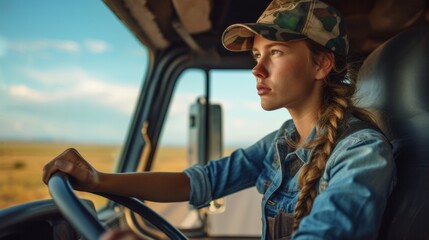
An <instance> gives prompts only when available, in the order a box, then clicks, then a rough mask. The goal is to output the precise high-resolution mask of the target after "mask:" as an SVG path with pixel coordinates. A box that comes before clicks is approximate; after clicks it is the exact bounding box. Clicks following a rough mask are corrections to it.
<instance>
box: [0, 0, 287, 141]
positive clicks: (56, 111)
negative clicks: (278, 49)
mask: <svg viewBox="0 0 429 240" xmlns="http://www.w3.org/2000/svg"><path fill="white" fill-rule="evenodd" d="M146 64H147V52H146V49H145V48H144V46H143V45H142V44H141V43H140V42H138V40H137V39H136V38H135V37H134V36H133V35H132V34H131V32H130V31H129V30H128V29H127V28H126V27H125V26H124V25H123V24H122V23H121V22H120V21H119V20H118V19H117V17H116V16H115V15H114V14H113V13H112V12H111V11H110V9H109V8H108V7H107V6H106V5H105V4H104V3H103V2H102V1H101V0H74V1H58V0H43V1H34V0H13V1H6V0H0V140H10V139H15V140H49V141H79V142H102V143H120V142H122V141H123V139H124V137H125V133H126V131H127V129H128V125H129V123H130V117H131V116H132V112H133V110H134V106H135V102H136V99H137V94H138V92H139V88H140V87H141V85H142V79H143V76H144V74H145V69H146ZM193 75H198V74H196V73H192V72H191V73H190V74H189V76H193ZM239 75H240V76H236V75H233V76H226V75H225V76H220V78H223V79H224V80H226V81H228V83H227V84H224V85H221V87H220V89H219V90H218V92H219V94H218V95H219V96H220V97H225V99H224V100H223V102H222V103H223V104H224V105H225V107H226V108H230V110H231V111H233V112H234V113H235V114H233V115H234V116H227V117H226V118H227V119H226V121H232V122H236V123H237V124H236V126H235V127H234V125H233V124H232V125H231V128H234V129H236V130H237V131H240V129H242V130H241V131H242V132H237V131H236V132H235V133H234V134H232V135H231V136H247V134H249V131H248V129H249V128H255V126H254V125H258V127H257V129H258V131H256V133H255V134H254V135H253V137H254V139H258V138H259V137H261V135H262V134H263V133H264V132H267V131H271V130H272V129H273V128H277V127H278V125H279V123H280V122H282V121H284V119H285V118H287V116H288V115H287V114H286V115H285V111H284V110H282V111H281V112H280V113H279V112H271V113H269V114H266V113H264V114H263V115H265V117H266V119H276V121H275V123H273V124H267V123H266V121H267V120H264V119H263V118H259V117H254V118H253V117H252V118H251V119H250V118H249V117H248V115H247V113H246V114H244V113H243V114H240V109H243V106H249V104H251V105H252V107H251V108H248V109H251V112H250V114H252V116H259V115H262V114H260V113H261V112H262V110H261V109H260V108H259V109H258V107H256V106H255V101H256V102H257V101H258V97H257V95H256V90H255V89H254V88H255V86H254V84H249V85H247V86H248V87H249V90H248V91H249V92H251V93H252V94H251V96H252V99H251V100H249V101H253V103H249V101H247V98H246V97H244V96H243V97H240V96H239V95H238V94H235V95H231V89H235V88H237V89H243V85H242V84H243V83H241V82H235V81H231V79H230V78H245V79H247V81H249V80H250V81H254V79H253V77H252V76H251V74H250V72H249V71H248V72H245V73H240V74H239ZM188 78H189V77H188ZM190 78H192V77H190ZM252 83H253V82H252ZM191 85H192V83H190V84H189V86H191ZM222 86H224V87H225V89H222ZM237 99H242V101H243V102H242V103H243V104H242V105H239V104H238V102H239V101H237ZM193 100H194V99H189V101H188V102H185V103H179V104H176V106H186V108H187V106H189V103H190V102H192V101H193ZM186 108H180V109H179V110H177V111H172V114H173V115H174V114H177V115H182V116H183V115H186V114H187V113H186V114H184V113H183V111H186ZM234 108H236V110H234ZM244 108H246V107H244ZM253 111H255V112H253ZM240 118H243V119H240ZM183 119H186V118H183ZM258 123H261V124H258ZM184 124H186V123H184ZM249 124H250V125H249ZM252 124H253V125H252ZM238 126H240V127H238ZM274 126H275V127H274ZM174 128H177V129H174ZM229 130H230V129H225V131H229ZM165 131H171V132H173V133H176V132H177V133H178V134H179V135H181V136H184V135H186V128H184V127H183V126H177V125H176V124H173V125H172V127H168V128H167V129H166V130H165ZM176 135H177V134H176ZM226 136H227V137H228V134H226ZM232 138H234V137H232ZM247 139H249V138H247ZM251 139H253V138H251ZM234 141H238V138H237V139H235V140H234ZM171 143H174V141H172V142H171Z"/></svg>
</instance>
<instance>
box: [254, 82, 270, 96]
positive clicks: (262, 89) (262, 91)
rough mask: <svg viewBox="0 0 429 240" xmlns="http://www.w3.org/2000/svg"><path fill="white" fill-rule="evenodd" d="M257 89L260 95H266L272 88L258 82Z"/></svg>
mask: <svg viewBox="0 0 429 240" xmlns="http://www.w3.org/2000/svg"><path fill="white" fill-rule="evenodd" d="M256 89H257V90H258V95H259V96H263V95H266V94H268V93H269V92H270V91H271V89H270V88H268V87H267V86H265V85H264V84H261V83H258V84H257V85H256Z"/></svg>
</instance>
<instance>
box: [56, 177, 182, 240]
mask: <svg viewBox="0 0 429 240" xmlns="http://www.w3.org/2000/svg"><path fill="white" fill-rule="evenodd" d="M48 187H49V192H50V194H51V196H52V198H53V200H54V202H55V204H56V205H57V206H58V208H59V210H60V212H61V213H62V214H63V215H64V217H65V218H66V219H67V220H68V221H69V222H70V224H71V225H72V226H73V227H75V229H76V230H77V231H79V232H80V233H81V234H82V235H83V236H84V237H85V238H87V239H89V240H98V239H99V238H100V236H101V234H102V233H103V232H105V231H106V228H105V227H104V226H103V225H102V224H101V223H100V222H99V220H98V219H97V217H96V216H94V215H93V214H91V211H90V210H89V209H88V208H87V206H85V205H84V204H82V202H81V201H80V200H79V199H78V198H77V197H76V195H75V193H74V191H73V188H72V186H71V184H70V179H69V176H68V175H66V174H65V173H62V172H57V173H55V174H53V175H52V177H51V178H50V179H49V182H48ZM94 194H97V195H100V196H103V197H106V198H108V199H110V200H112V201H114V202H116V203H119V204H121V205H122V206H124V207H127V208H129V209H130V210H131V211H133V212H136V213H137V214H139V215H140V216H141V217H143V218H144V219H146V220H147V221H148V222H150V223H151V224H153V225H154V226H155V227H157V228H158V229H159V230H160V231H162V232H163V233H164V234H165V235H167V236H168V237H169V238H170V239H179V240H187V239H188V238H187V237H186V236H185V235H184V234H183V233H182V232H180V231H179V230H178V229H177V228H175V227H174V226H173V225H171V224H170V223H169V222H167V221H166V220H165V219H164V218H163V217H161V216H160V215H159V214H157V213H156V212H154V211H153V210H152V209H150V208H149V207H148V206H146V205H145V204H144V203H143V202H142V201H140V200H137V199H135V198H131V197H122V196H117V195H112V194H105V193H94Z"/></svg>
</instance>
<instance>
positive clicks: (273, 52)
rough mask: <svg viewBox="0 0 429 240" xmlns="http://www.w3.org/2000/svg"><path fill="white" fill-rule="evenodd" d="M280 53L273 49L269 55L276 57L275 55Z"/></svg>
mask: <svg viewBox="0 0 429 240" xmlns="http://www.w3.org/2000/svg"><path fill="white" fill-rule="evenodd" d="M281 53H282V52H281V51H280V50H277V49H273V50H271V55H276V54H281Z"/></svg>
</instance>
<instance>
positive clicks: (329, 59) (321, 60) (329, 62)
mask: <svg viewBox="0 0 429 240" xmlns="http://www.w3.org/2000/svg"><path fill="white" fill-rule="evenodd" d="M334 65H335V58H334V53H332V52H329V53H322V54H320V55H319V56H318V57H317V65H316V74H315V76H314V78H315V79H317V80H321V79H325V78H326V76H328V74H329V73H330V72H331V70H332V68H333V67H334Z"/></svg>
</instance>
